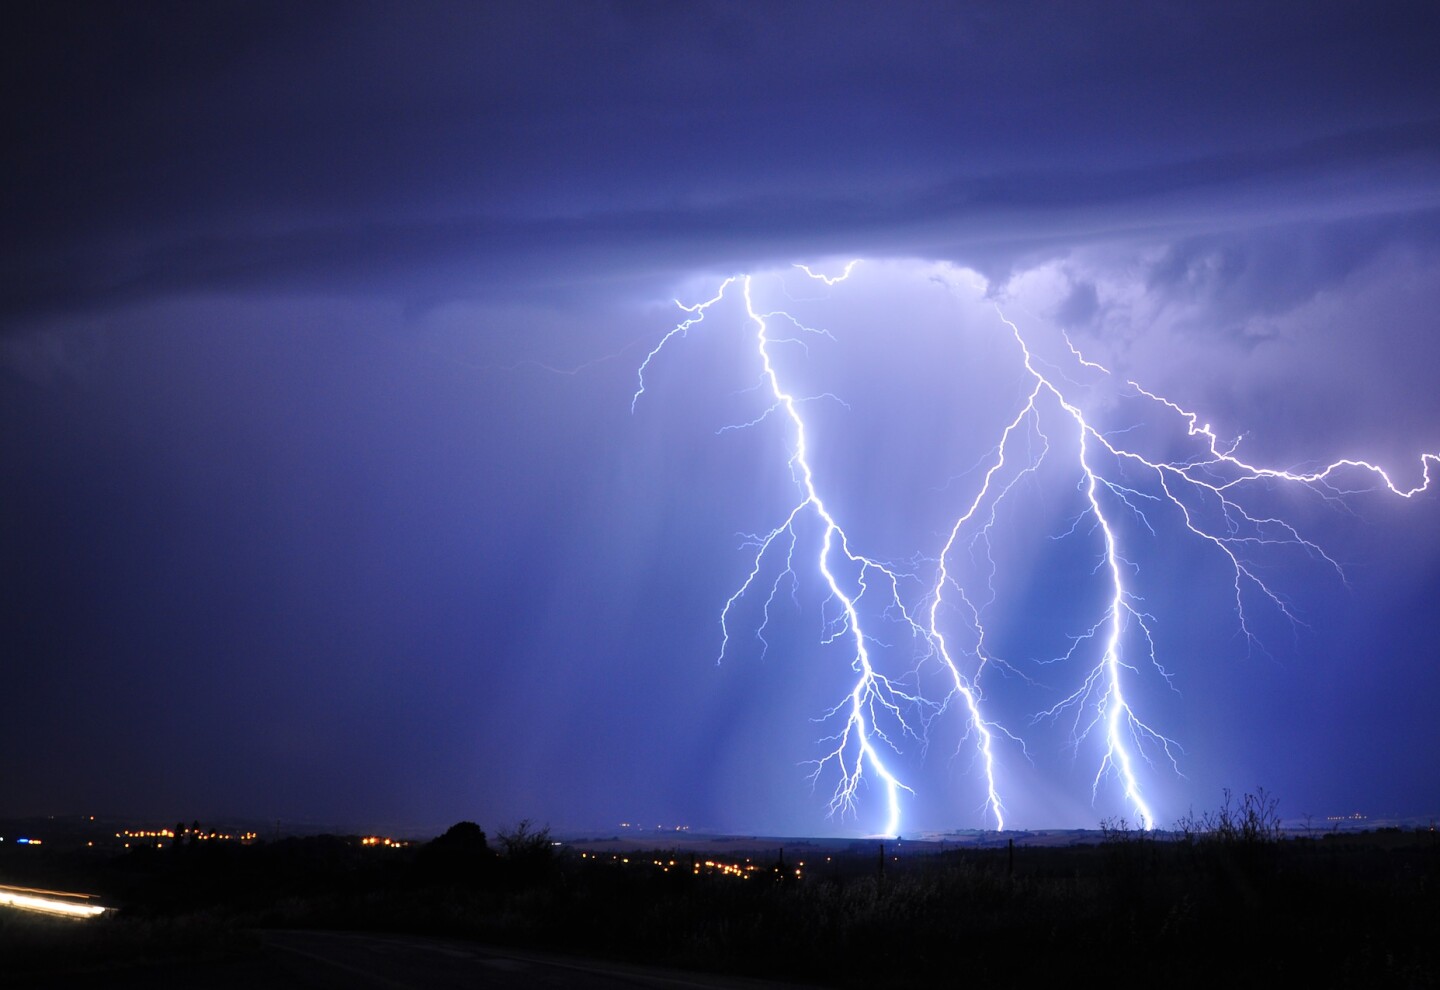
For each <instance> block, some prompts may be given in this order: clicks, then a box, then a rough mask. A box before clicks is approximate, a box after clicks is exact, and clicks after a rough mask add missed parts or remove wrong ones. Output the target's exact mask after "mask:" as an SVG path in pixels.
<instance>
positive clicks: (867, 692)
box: [631, 261, 921, 835]
mask: <svg viewBox="0 0 1440 990" xmlns="http://www.w3.org/2000/svg"><path fill="white" fill-rule="evenodd" d="M854 265H855V262H853V261H852V262H851V263H850V264H849V265H847V266H846V268H845V270H844V272H843V273H842V274H841V275H838V276H832V277H827V276H823V275H816V274H815V273H814V272H811V271H810V270H809V269H808V268H807V269H804V270H805V273H806V274H807V275H809V276H810V277H811V278H815V279H818V280H820V281H823V282H825V284H827V285H834V284H836V283H837V282H840V281H843V280H844V279H845V278H846V277H847V276H848V275H849V274H850V270H851V269H852V268H853V267H854ZM797 267H801V268H803V267H804V266H797ZM737 280H738V281H739V282H740V285H741V289H742V292H743V295H744V301H745V313H746V317H747V318H748V320H749V321H750V323H751V324H752V325H753V326H754V328H755V337H754V340H755V349H756V354H757V355H758V356H759V358H760V363H761V367H762V380H763V381H764V383H765V384H766V386H767V387H768V388H769V391H770V394H771V396H772V397H773V399H774V404H773V405H772V406H771V408H770V409H769V410H767V411H766V412H765V413H763V414H762V415H761V416H760V417H759V418H757V419H756V420H753V421H752V422H750V423H747V424H743V425H745V426H751V425H755V423H758V422H760V420H762V419H764V418H766V417H767V416H768V415H769V414H770V413H772V412H775V411H777V410H778V411H783V413H784V415H785V418H786V419H788V420H789V425H790V436H791V441H790V444H791V455H790V461H789V464H790V471H791V475H792V477H793V478H794V480H795V482H796V486H797V488H798V489H799V495H800V500H799V501H798V502H797V503H796V504H795V505H794V506H793V507H792V508H791V509H790V511H789V513H788V514H787V515H786V516H785V519H784V521H782V522H781V523H780V524H779V525H778V526H776V527H775V528H774V529H771V530H770V531H769V532H768V533H766V534H764V535H760V536H756V537H754V538H753V543H752V545H753V546H754V548H755V556H754V559H753V560H752V566H751V569H750V572H749V574H748V575H747V576H746V578H745V580H744V581H743V582H742V583H741V585H740V587H739V588H737V589H736V591H735V593H734V594H732V595H731V596H730V598H729V599H728V600H727V601H726V602H725V605H724V608H722V609H721V613H720V628H721V647H720V657H719V659H721V660H723V659H724V657H725V652H726V649H727V648H728V645H729V642H730V612H731V610H732V609H733V608H734V607H735V605H736V603H737V602H738V601H740V600H741V599H742V598H744V597H745V596H746V594H747V593H748V592H749V591H750V590H751V588H752V587H753V586H754V584H755V582H756V580H757V579H758V578H759V575H760V573H761V570H762V568H763V566H764V562H765V560H766V558H767V557H768V556H770V553H771V551H772V549H773V548H776V547H777V546H785V547H786V552H785V568H784V570H783V571H782V573H781V576H780V577H778V578H777V579H776V581H775V584H773V585H772V586H771V591H770V596H769V598H767V600H766V602H765V616H766V621H768V617H769V607H770V603H771V601H773V599H774V596H775V594H776V591H777V589H778V588H779V584H780V581H781V580H782V579H783V577H784V576H785V575H786V574H791V573H793V562H794V554H795V550H796V544H797V540H798V538H799V537H798V534H797V532H796V524H797V521H798V520H799V519H800V517H801V516H802V515H804V514H805V513H807V512H809V513H813V515H814V517H815V518H816V519H817V520H818V522H819V523H820V525H821V528H822V535H821V538H820V543H819V547H818V548H817V550H816V558H815V564H816V568H817V569H818V570H819V572H820V574H821V576H822V577H823V579H824V582H825V586H826V588H827V589H828V590H829V592H830V596H831V600H832V601H834V602H837V603H838V604H839V606H840V610H841V616H840V618H839V620H838V622H837V626H838V631H837V632H836V633H835V634H833V635H832V636H831V637H830V638H831V639H834V638H837V637H839V636H842V635H844V636H847V637H848V639H849V641H850V642H851V643H852V644H853V647H854V654H853V656H852V658H851V667H852V669H853V670H854V671H855V673H856V679H855V683H854V685H853V687H852V688H851V689H850V692H849V693H848V695H847V696H846V698H845V699H844V700H843V701H841V702H840V704H838V705H836V706H835V707H834V708H832V709H830V711H829V712H827V713H826V715H825V718H827V719H829V718H832V717H836V716H843V717H842V724H841V727H840V729H839V730H838V731H837V732H836V733H835V734H834V735H832V736H830V737H828V739H827V740H826V741H827V742H829V743H831V744H832V748H831V750H830V752H829V753H827V754H826V755H825V756H824V757H822V758H821V759H819V760H817V761H815V770H814V773H813V774H812V775H811V780H812V782H813V781H818V780H819V778H820V776H821V775H822V774H823V773H824V771H825V769H826V767H827V766H829V765H830V764H831V763H834V764H835V765H836V767H837V768H838V769H839V778H840V779H839V782H838V783H837V784H836V786H835V790H834V792H833V793H832V795H831V799H830V812H831V814H835V815H843V814H846V813H853V812H854V811H855V804H856V797H857V792H858V790H859V788H860V785H861V783H862V782H863V781H864V779H865V773H866V768H867V766H868V768H869V771H870V772H871V773H873V774H874V775H875V776H876V777H878V778H879V780H880V782H881V783H882V784H883V785H884V789H885V795H886V806H887V809H888V815H887V819H886V823H885V828H884V834H886V835H896V834H898V833H899V831H900V794H901V792H902V791H904V792H910V793H913V791H911V789H910V788H909V787H907V786H906V785H905V784H903V783H901V782H900V780H899V779H898V778H897V777H896V776H895V775H894V774H893V773H892V772H891V771H890V769H889V768H888V767H887V766H886V764H885V759H884V757H883V755H882V754H881V752H880V749H879V745H880V744H884V745H885V746H887V747H888V748H891V749H894V748H895V744H894V742H893V740H892V739H891V738H890V736H889V735H887V733H886V731H885V729H884V728H883V726H882V724H881V723H882V721H887V720H888V721H893V722H894V723H895V725H896V726H898V731H900V732H902V733H904V734H907V735H914V734H915V733H914V731H913V730H912V728H911V726H910V723H909V722H908V721H907V720H906V717H905V712H904V708H905V707H913V706H916V705H918V704H920V703H921V700H920V699H919V698H918V697H916V696H915V695H914V694H912V693H909V692H906V691H904V690H903V689H901V688H900V687H899V685H897V684H896V683H894V682H893V681H891V680H890V679H889V678H887V677H885V676H884V675H882V674H881V673H880V672H879V671H877V670H876V669H875V666H874V664H873V663H872V661H871V656H870V645H869V644H870V640H869V636H868V634H867V633H866V631H865V628H864V624H863V623H862V620H861V616H860V610H859V607H858V601H859V599H860V598H861V596H862V595H864V594H865V593H866V591H868V590H869V583H868V581H867V576H868V575H870V574H871V573H872V572H874V573H875V574H877V575H879V576H880V578H881V580H882V581H883V583H885V584H887V585H888V586H889V590H890V595H891V603H892V604H893V605H894V606H895V607H896V608H897V609H899V611H900V612H901V614H903V615H904V616H905V617H906V619H907V621H909V622H910V625H911V626H912V628H915V629H917V630H918V626H916V625H915V623H914V621H913V620H911V619H910V617H909V613H908V612H907V611H906V610H905V607H904V605H903V604H902V603H901V601H900V595H899V589H898V581H899V578H898V576H897V574H896V573H895V572H894V571H893V570H891V569H890V568H889V567H888V566H886V565H885V564H883V563H881V562H880V561H877V560H873V559H871V558H869V557H863V556H861V555H859V554H857V553H855V552H853V551H852V550H851V548H850V540H849V537H848V536H847V535H846V533H845V530H844V529H842V528H841V526H840V524H839V523H838V522H836V520H835V517H834V516H833V515H831V513H830V510H829V509H828V508H827V507H826V505H825V501H824V499H822V498H821V496H820V492H819V490H818V489H817V487H816V483H815V473H814V470H813V469H812V467H811V465H810V461H809V451H808V445H807V430H806V426H805V420H804V418H803V417H802V416H801V415H800V408H799V405H800V401H801V400H799V399H797V398H796V396H795V395H794V394H793V393H791V392H790V391H788V390H787V389H786V387H785V386H784V385H783V384H782V382H781V380H780V373H779V372H778V371H777V370H776V367H775V363H774V361H773V360H772V356H771V348H772V345H773V344H774V343H775V341H774V340H773V339H772V338H771V336H770V329H769V323H768V321H769V320H770V319H773V318H775V317H776V316H780V315H785V314H776V313H761V312H759V311H758V310H757V309H756V308H755V302H754V298H753V296H752V294H751V276H749V275H744V276H736V277H732V278H729V279H726V280H725V282H724V283H722V284H721V286H720V291H719V292H717V293H716V294H715V295H714V296H713V297H712V298H710V299H709V300H707V301H705V302H703V303H700V304H698V305H693V306H686V305H684V304H682V303H679V302H678V300H677V303H676V305H679V306H680V308H681V309H683V310H685V311H686V312H687V313H690V314H692V316H691V317H690V318H689V319H686V320H684V321H682V322H681V323H679V324H677V325H676V326H675V327H674V328H673V329H672V330H671V331H670V332H669V333H667V334H666V335H665V336H664V337H663V338H662V339H661V341H660V343H659V344H657V345H656V346H655V348H654V349H653V350H651V352H650V353H649V354H647V355H646V356H645V360H644V361H643V362H642V363H641V366H640V381H639V386H638V387H637V389H636V391H635V394H634V396H633V397H632V399H631V408H632V409H633V408H634V404H635V403H636V402H638V401H639V399H640V396H641V395H642V394H644V391H645V382H644V371H645V369H646V367H648V365H649V364H650V362H651V361H652V360H653V359H654V358H655V356H656V355H657V354H659V352H660V350H661V348H663V347H664V346H665V344H666V343H668V342H669V341H670V340H671V339H672V338H674V337H676V336H683V335H684V334H685V333H686V332H687V331H688V330H689V329H690V328H691V327H693V326H694V325H695V324H697V323H699V322H700V321H701V320H703V319H704V318H705V313H706V312H707V311H708V310H709V308H710V307H711V306H713V305H715V304H716V303H718V302H719V301H720V300H721V299H722V298H724V295H725V291H726V290H727V289H728V288H729V287H730V286H731V285H732V284H734V283H735V282H736V281H737ZM791 319H792V322H795V323H796V325H797V326H800V327H801V329H805V330H808V329H809V328H806V327H803V325H801V324H800V323H799V322H798V321H793V318H791ZM811 332H819V331H811ZM837 560H843V561H845V562H848V563H849V564H850V565H854V566H855V567H856V568H858V572H857V573H856V574H855V576H854V577H853V578H852V579H851V581H849V582H846V581H842V579H841V578H840V577H839V576H837V574H836V572H835V567H834V566H833V565H834V564H835V563H836V561H837ZM847 585H849V587H848V588H847ZM763 629H764V625H763V623H762V627H761V633H762V634H763ZM762 641H763V635H762ZM886 716H888V719H887V718H886Z"/></svg>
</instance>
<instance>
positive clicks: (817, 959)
mask: <svg viewBox="0 0 1440 990" xmlns="http://www.w3.org/2000/svg"><path fill="white" fill-rule="evenodd" d="M495 845H496V848H492V847H491V845H490V844H489V843H488V842H487V841H486V839H485V836H484V835H483V833H481V832H480V830H479V829H478V828H476V827H474V826H473V825H460V826H456V828H454V829H451V830H450V832H449V833H447V834H446V835H445V836H443V837H441V838H440V839H437V840H435V841H433V842H430V843H428V844H422V845H417V846H412V847H408V848H404V849H384V850H377V849H375V848H373V847H368V846H365V845H362V844H361V842H360V841H359V840H358V839H348V838H344V837H337V836H317V837H311V838H304V839H285V840H281V841H272V842H260V841H257V842H254V843H252V844H248V845H244V844H239V843H232V844H220V843H212V844H208V845H200V844H193V843H192V844H189V845H186V844H183V843H176V844H173V845H171V846H168V847H162V848H155V847H153V846H152V847H150V848H145V849H134V850H127V851H124V852H103V853H102V852H99V851H97V850H93V849H88V850H87V849H79V850H70V851H62V850H54V851H49V850H47V851H45V852H44V853H42V854H40V855H36V854H35V853H36V852H38V850H37V851H28V852H27V853H26V854H25V855H23V856H21V855H17V854H16V853H14V852H9V851H7V852H6V853H5V854H4V855H3V856H0V880H4V881H5V882H10V883H21V884H24V883H29V884H32V885H35V886H40V885H42V881H43V885H48V886H52V887H57V888H62V889H85V890H91V891H94V892H97V893H99V894H101V895H102V896H103V897H104V898H106V900H107V903H110V904H113V905H115V906H116V907H117V910H115V911H113V912H111V913H110V914H108V915H106V916H104V917H101V918H98V919H95V920H91V921H67V920H56V919H49V918H43V917H35V916H31V915H25V914H21V913H18V912H15V911H9V910H6V911H0V959H3V960H4V967H5V977H6V980H5V982H6V985H8V986H36V987H62V986H64V987H68V986H119V987H125V986H141V985H151V986H153V985H154V983H155V981H156V980H159V981H160V982H164V983H169V984H170V985H193V986H220V987H223V986H246V985H257V984H258V983H264V984H266V985H271V986H282V987H283V986H297V987H300V986H303V987H328V986H389V987H405V986H409V987H422V986H494V987H510V986H556V987H562V986H564V987H592V986H594V987H600V986H604V987H615V986H672V987H673V986H683V985H690V986H730V985H735V984H736V983H737V982H743V980H745V979H766V980H776V981H783V982H789V983H797V984H806V985H818V986H835V987H867V988H869V987H907V986H915V987H919V986H926V987H928V986H932V985H934V984H935V982H936V981H937V980H945V981H946V983H947V984H948V983H950V982H953V981H954V980H955V979H956V978H957V977H963V978H964V979H965V980H966V981H967V982H968V983H970V984H971V985H974V986H1011V985H1027V984H1035V983H1037V982H1039V981H1045V982H1047V983H1048V982H1051V981H1059V980H1064V979H1070V978H1075V979H1079V978H1080V977H1082V976H1085V975H1086V974H1100V973H1103V974H1104V975H1105V976H1106V978H1107V979H1108V980H1109V981H1111V982H1114V981H1135V980H1143V981H1155V982H1158V983H1159V984H1160V985H1163V986H1166V987H1177V986H1179V987H1189V986H1206V987H1211V986H1216V985H1224V986H1247V987H1248V986H1275V985H1291V986H1293V985H1297V984H1303V983H1309V984H1311V985H1314V986H1326V987H1333V986H1357V987H1358V986H1364V987H1377V986H1395V987H1422V986H1437V985H1440V938H1437V936H1436V933H1437V932H1440V838H1437V834H1436V833H1435V832H1434V831H1431V830H1428V829H1427V830H1422V831H1417V830H1401V829H1382V830H1377V831H1372V832H1366V833H1361V834H1353V835H1326V836H1321V837H1311V838H1281V837H1280V836H1279V834H1278V832H1276V831H1274V830H1251V831H1248V832H1247V831H1245V830H1243V829H1231V830H1208V831H1201V832H1196V833H1192V834H1190V835H1186V836H1180V837H1173V836H1172V837H1169V838H1165V839H1156V838H1152V837H1150V836H1147V835H1143V834H1140V833H1136V832H1133V831H1129V830H1126V829H1124V828H1123V827H1122V828H1111V829H1108V830H1107V831H1106V833H1105V836H1104V839H1103V841H1100V842H1099V843H1097V844H1094V845H1087V846H1074V847H1069V848H1033V847H1018V848H1015V849H1013V850H1012V849H1005V848H1003V847H1002V848H993V849H976V848H967V849H954V848H951V849H948V850H945V851H939V850H938V849H935V848H933V847H932V848H930V849H928V850H926V851H916V849H915V847H914V845H913V844H906V846H904V847H903V849H904V852H903V853H902V852H899V851H898V850H897V849H896V848H895V847H892V848H890V849H888V850H885V851H884V852H883V853H882V851H881V847H880V846H879V845H878V844H876V843H869V844H857V845H856V846H855V847H854V848H853V849H849V850H847V851H839V850H834V851H831V852H829V853H828V854H826V853H822V854H820V855H818V856H817V855H813V854H812V855H809V856H808V858H807V857H805V856H799V855H797V852H796V850H794V849H792V850H791V851H790V852H789V854H788V855H787V854H786V853H785V852H783V851H781V850H778V849H776V848H774V847H771V848H769V849H768V850H757V851H754V853H753V854H752V855H751V856H750V857H749V859H748V862H747V861H746V859H745V858H744V857H734V858H733V861H730V860H726V861H717V860H713V859H712V860H708V861H707V859H706V858H705V857H706V854H687V853H685V852H677V851H674V850H667V851H664V852H657V853H654V854H650V855H637V854H634V853H631V854H629V855H626V856H622V855H619V854H617V853H612V852H609V851H606V852H603V853H598V854H597V853H595V852H593V851H589V850H587V849H585V848H584V847H583V846H573V847H572V846H563V847H562V846H558V845H555V844H553V843H552V842H551V841H550V839H549V836H548V835H547V834H546V833H544V832H543V831H540V832H532V831H527V830H525V829H521V830H519V831H518V833H511V834H509V835H506V836H502V837H501V840H500V841H498V842H497V843H496V844H495ZM802 863H803V865H802ZM496 947H506V948H503V949H502V948H496ZM587 960H588V961H587ZM651 966H653V967H666V968H667V969H668V971H667V972H658V973H657V972H655V971H652V970H648V969H643V968H640V967H651ZM678 970H683V971H688V972H690V973H693V974H702V973H710V974H724V976H725V979H720V980H712V979H710V978H708V977H703V976H699V975H695V976H684V975H682V974H679V973H677V972H675V971H678Z"/></svg>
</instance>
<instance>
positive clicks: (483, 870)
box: [417, 822, 495, 883]
mask: <svg viewBox="0 0 1440 990" xmlns="http://www.w3.org/2000/svg"><path fill="white" fill-rule="evenodd" d="M494 862H495V852H494V850H492V849H491V848H490V844H489V843H488V842H486V841H485V832H484V830H483V829H481V828H480V826H479V825H476V824H475V823H474V822H456V823H455V824H454V825H451V826H450V827H449V828H448V829H446V830H445V834H444V835H441V836H439V837H438V838H436V839H432V840H431V841H430V842H427V843H426V844H425V845H424V846H423V847H422V848H421V850H420V854H419V856H418V857H417V865H418V867H419V868H420V871H421V872H422V873H423V874H425V875H427V876H429V877H430V878H432V879H437V880H453V881H458V882H462V883H475V882H478V881H481V880H484V879H485V878H486V877H487V876H489V874H490V871H491V868H492V867H493V865H494Z"/></svg>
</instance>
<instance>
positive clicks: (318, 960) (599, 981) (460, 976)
mask: <svg viewBox="0 0 1440 990" xmlns="http://www.w3.org/2000/svg"><path fill="white" fill-rule="evenodd" d="M257 934H258V935H259V938H260V940H261V948H260V950H259V951H258V952H256V953H253V954H251V955H247V956H245V957H243V958H240V959H232V960H226V961H223V962H215V963H177V964H174V965H154V966H144V967H140V968H133V969H122V970H112V971H107V972H104V973H96V974H89V975H80V974H73V975H67V976H66V977H63V978H55V979H44V978H41V979H38V980H35V981H33V982H25V983H22V984H20V985H21V986H25V987H32V988H35V990H62V988H64V990H69V988H72V987H73V988H79V987H85V988H90V990H93V988H99V987H106V988H112V990H140V988H144V990H154V988H155V987H157V986H173V987H205V988H210V990H232V988H234V990H239V988H245V990H250V988H254V987H265V988H266V990H451V988H462V987H463V988H465V990H532V988H538V990H623V988H644V990H786V988H791V990H793V988H794V987H795V985H794V984H782V983H771V982H767V981H760V980H744V979H737V978H730V977H720V976H705V975H703V974H693V973H686V972H683V971H679V970H664V969H656V968H653V967H648V966H630V965H625V964H622V963H610V962H602V961H599V960H585V959H572V958H569V957H566V956H556V955H549V954H542V953H532V952H520V951H511V950H509V949H496V948H490V947H488V946H480V945H476V944H474V943H471V942H463V941H458V940H454V939H441V938H424V937H421V936H413V935H370V934H363V933H352V932H311V931H264V932H258V933H257Z"/></svg>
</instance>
